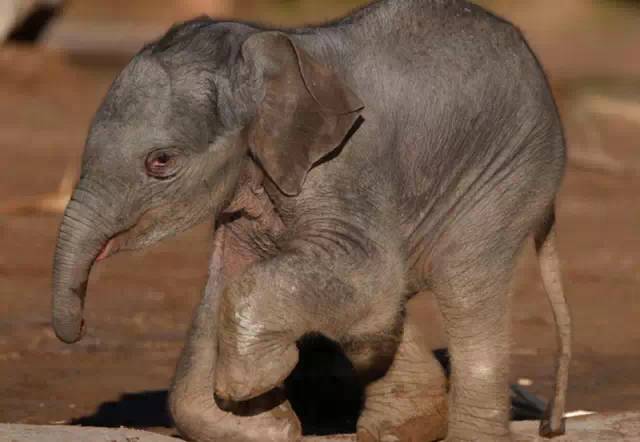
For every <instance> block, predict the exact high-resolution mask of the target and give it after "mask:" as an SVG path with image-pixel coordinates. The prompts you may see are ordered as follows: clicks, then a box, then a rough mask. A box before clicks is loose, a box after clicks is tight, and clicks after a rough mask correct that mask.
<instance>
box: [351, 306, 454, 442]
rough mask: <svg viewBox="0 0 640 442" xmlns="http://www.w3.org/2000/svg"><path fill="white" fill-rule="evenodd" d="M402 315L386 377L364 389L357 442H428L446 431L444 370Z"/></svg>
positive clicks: (412, 322) (413, 323)
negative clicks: (396, 342) (393, 355)
mask: <svg viewBox="0 0 640 442" xmlns="http://www.w3.org/2000/svg"><path fill="white" fill-rule="evenodd" d="M425 343H426V340H425V339H424V337H423V336H422V335H421V333H420V331H419V327H418V325H417V321H416V320H415V318H412V317H411V315H409V316H407V318H406V319H405V323H404V331H403V333H402V338H401V340H400V343H399V346H398V348H397V352H396V354H395V357H394V358H393V362H392V363H391V366H390V367H389V369H388V371H387V373H386V374H385V375H384V376H383V377H381V378H379V379H377V380H376V381H374V382H372V383H370V384H369V385H368V386H367V388H366V400H365V405H364V409H363V412H362V414H361V416H360V419H359V420H358V441H359V442H373V441H387V440H389V441H398V440H400V441H433V440H439V439H442V438H443V437H444V436H445V435H446V432H447V380H446V377H445V373H444V369H443V368H442V366H441V365H440V363H439V362H438V360H437V359H436V358H435V356H434V355H433V353H432V352H431V349H430V348H429V346H428V345H425Z"/></svg>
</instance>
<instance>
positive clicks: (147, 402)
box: [71, 336, 545, 435]
mask: <svg viewBox="0 0 640 442" xmlns="http://www.w3.org/2000/svg"><path fill="white" fill-rule="evenodd" d="M299 350H300V362H299V363H298V365H297V366H296V368H295V369H294V371H293V372H292V373H291V375H290V376H289V378H288V379H287V380H286V381H285V388H286V395H287V398H288V399H289V401H290V402H291V405H292V406H293V409H294V410H295V412H296V414H297V415H298V417H299V418H300V422H301V423H302V427H303V432H304V434H305V435H330V434H345V433H354V432H355V431H356V423H357V421H358V416H359V415H360V412H361V410H362V406H363V403H364V387H363V385H362V384H361V383H360V382H359V381H358V379H357V377H356V375H355V372H354V370H353V366H352V365H351V362H350V361H349V359H348V358H347V357H346V356H345V355H344V353H343V352H342V351H341V349H340V347H339V346H338V345H337V344H336V343H334V342H332V341H330V340H329V339H326V338H324V337H322V336H313V337H309V338H306V339H305V340H304V341H303V342H301V343H300V344H299ZM434 356H435V357H436V358H437V359H438V361H439V362H440V363H441V364H442V367H443V370H444V372H445V373H446V375H447V376H449V373H450V364H449V355H448V352H447V350H446V349H438V350H435V351H434ZM167 398H168V392H167V390H155V391H143V392H139V393H126V394H123V395H122V396H120V398H119V399H118V400H117V401H109V402H105V403H103V404H102V405H100V406H99V407H98V410H97V411H96V412H95V413H93V414H91V415H88V416H84V417H81V418H78V419H74V420H73V421H72V422H71V424H72V425H82V426H95V427H120V426H125V427H128V428H151V427H164V428H171V427H172V426H173V425H172V422H171V418H170V416H169V413H168V411H167ZM544 406H545V403H544V401H542V400H541V399H539V398H538V397H536V396H534V395H533V394H531V393H530V392H528V391H527V390H525V389H523V388H522V387H520V386H518V385H513V386H512V387H511V418H512V419H513V420H528V419H531V420H537V419H540V417H541V415H542V412H543V410H544Z"/></svg>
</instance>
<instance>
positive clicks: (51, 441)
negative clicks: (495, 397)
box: [0, 411, 640, 442]
mask: <svg viewBox="0 0 640 442" xmlns="http://www.w3.org/2000/svg"><path fill="white" fill-rule="evenodd" d="M566 425H567V434H565V435H564V436H559V437H555V438H553V439H552V440H553V442H579V441H598V442H618V441H632V440H633V441H636V440H640V412H637V411H629V412H620V413H597V414H593V415H590V416H581V417H574V418H569V419H567V424H566ZM511 428H512V432H513V436H514V441H515V442H544V441H549V440H550V439H544V438H542V437H540V436H538V422H537V421H522V422H514V423H513V424H512V426H511ZM177 440H179V439H176V438H173V437H167V436H162V435H159V434H155V433H150V432H147V431H139V430H130V429H126V428H96V427H78V426H68V425H22V424H0V441H1V442H88V441H91V442H132V441H136V442H176V441H177ZM221 442H222V441H221ZM304 442H356V437H355V435H352V434H345V435H335V436H310V437H306V438H304Z"/></svg>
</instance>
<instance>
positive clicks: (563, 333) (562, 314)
mask: <svg viewBox="0 0 640 442" xmlns="http://www.w3.org/2000/svg"><path fill="white" fill-rule="evenodd" d="M534 239H535V246H536V253H537V255H538V264H539V266H540V273H541V275H542V281H543V285H544V288H545V291H546V292H547V298H548V300H549V304H550V305H551V310H552V311H553V317H554V322H555V327H556V336H557V340H558V356H557V363H556V364H557V365H556V380H555V391H554V395H553V398H552V400H551V401H549V404H548V406H547V409H546V411H545V414H544V417H543V419H542V421H541V422H540V435H541V436H543V437H551V436H556V435H560V434H564V413H565V405H566V396H567V385H568V381H569V363H570V362H571V315H570V313H569V306H568V304H567V299H566V298H565V295H564V290H563V288H562V281H561V277H560V263H559V261H558V254H557V251H556V243H555V207H554V206H553V205H552V206H551V210H550V211H549V213H548V214H547V217H546V218H545V220H544V222H543V223H542V224H541V225H540V227H539V228H538V231H537V232H536V234H535V238H534Z"/></svg>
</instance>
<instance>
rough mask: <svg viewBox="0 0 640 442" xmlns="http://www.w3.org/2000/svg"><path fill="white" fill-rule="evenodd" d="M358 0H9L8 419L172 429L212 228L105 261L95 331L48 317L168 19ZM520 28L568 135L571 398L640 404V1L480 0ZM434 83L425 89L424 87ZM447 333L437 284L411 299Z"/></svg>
mask: <svg viewBox="0 0 640 442" xmlns="http://www.w3.org/2000/svg"><path fill="white" fill-rule="evenodd" d="M364 3H366V2H365V1H361V0H182V1H170V0H109V1H106V0H47V1H44V0H40V1H38V0H0V422H22V423H83V424H92V425H107V426H120V425H127V426H135V427H142V428H148V429H152V430H156V431H160V432H163V433H171V432H172V429H171V428H170V423H169V420H168V417H167V415H166V412H165V409H164V400H165V397H166V388H167V386H168V385H169V382H170V378H171V376H172V373H173V369H174V365H175V361H176V358H177V355H178V352H179V351H180V348H181V346H182V342H183V339H184V334H185V331H186V327H187V326H188V324H189V321H190V316H191V311H192V309H193V307H194V305H195V303H196V302H197V300H198V297H199V294H200V289H201V287H202V285H203V283H204V278H205V273H206V262H207V250H208V236H207V234H208V232H207V228H206V226H201V227H198V228H195V229H193V230H191V231H189V232H187V233H185V234H182V235H180V236H178V237H177V238H175V239H172V240H169V241H165V242H163V243H162V244H160V245H158V246H155V247H152V248H150V249H148V250H146V251H143V252H136V253H131V254H122V255H117V256H116V257H114V258H112V259H110V260H107V261H106V262H104V263H101V264H100V265H98V266H96V268H95V269H94V272H93V274H92V278H91V283H90V284H91V285H92V287H91V288H90V291H91V296H89V298H88V302H87V308H86V317H87V320H88V323H89V325H90V330H89V333H88V336H87V337H86V338H85V339H84V340H83V341H81V342H80V343H78V344H75V345H74V346H65V345H64V344H61V343H60V342H58V341H57V340H56V339H55V337H54V335H53V332H52V331H51V329H50V326H49V316H50V299H49V298H50V292H49V285H50V267H51V258H52V254H53V247H54V241H55V236H56V233H57V227H58V223H59V220H60V217H61V212H62V210H63V208H64V205H65V203H66V200H67V198H68V196H69V190H70V187H71V186H72V184H73V182H74V180H75V177H76V175H77V173H78V166H79V160H80V154H81V152H82V147H83V142H84V137H85V135H86V131H87V127H88V124H89V122H90V119H91V118H92V115H93V112H94V111H95V109H96V107H97V105H98V103H99V101H100V99H101V97H102V96H103V95H104V93H105V91H106V89H107V87H108V86H109V84H110V82H111V81H112V79H113V77H114V76H115V75H116V73H117V72H118V70H119V69H121V68H122V66H123V65H124V64H125V63H126V62H127V60H128V59H129V58H130V57H131V56H132V55H133V54H134V53H135V52H136V51H137V50H138V49H139V48H140V47H141V46H142V45H143V44H144V43H145V42H148V41H150V40H152V39H154V38H155V37H158V36H160V35H161V34H162V33H163V32H164V31H165V30H166V29H167V28H168V27H169V26H170V25H171V24H172V23H174V22H176V21H180V20H185V19H188V18H190V17H193V16H196V15H200V14H208V15H212V16H215V17H225V18H240V19H243V20H250V21H258V22H263V23H269V24H274V25H287V26H291V25H301V24H308V23H318V22H322V21H324V20H327V19H331V18H334V17H337V16H340V15H341V14H344V13H346V12H347V11H349V10H351V9H353V8H354V7H357V6H359V5H361V4H364ZM478 3H481V4H482V5H483V6H485V7H487V8H488V9H490V10H492V11H494V12H495V13H496V14H498V15H501V16H503V17H506V18H507V19H509V20H511V21H512V22H514V23H515V24H516V25H517V26H518V27H520V28H521V29H522V31H523V32H524V34H525V35H526V36H527V38H528V39H529V41H530V44H531V46H532V47H533V49H534V51H535V52H536V53H537V54H538V56H539V58H540V60H541V62H542V64H543V65H544V67H545V69H546V70H547V72H548V75H549V78H550V81H551V84H552V87H553V90H554V93H555V95H556V98H557V101H558V104H559V106H560V109H561V113H562V116H563V121H564V124H565V128H566V133H567V137H568V141H569V149H570V162H569V168H568V174H567V177H566V180H565V182H564V185H563V189H562V191H561V194H560V198H559V203H558V206H559V211H558V212H559V213H558V218H559V221H558V232H559V249H560V254H561V259H562V265H563V269H564V282H565V285H566V290H567V294H568V297H569V300H570V303H571V306H572V311H573V317H574V329H575V339H574V342H575V343H574V362H573V366H572V373H571V383H570V395H569V409H570V410H576V409H582V410H595V411H617V410H630V409H636V410H638V409H640V2H638V1H632V0H627V1H623V0H618V1H615V0H610V1H605V0H561V1H558V0H535V1H525V0H482V1H478ZM428 99H429V98H428V97H425V100H428ZM531 249H532V248H531V247H528V248H527V250H526V251H525V252H524V253H523V257H522V259H521V262H520V268H519V272H518V277H517V279H516V282H515V288H514V301H513V304H514V313H513V321H514V326H513V329H514V338H513V349H512V353H513V363H512V365H513V367H512V382H513V383H519V384H521V385H524V386H526V387H527V388H528V389H530V390H531V391H533V392H534V393H536V394H537V395H539V396H540V397H543V398H548V397H549V396H550V392H551V390H550V388H551V382H552V379H553V360H554V359H553V355H554V349H555V341H554V334H553V325H552V319H551V316H550V315H551V314H550V311H549V309H548V306H547V304H546V301H545V298H544V292H543V289H542V284H541V281H540V276H539V272H538V269H537V266H536V264H535V260H534V259H533V254H532V251H531ZM411 314H413V315H416V316H417V317H418V318H419V319H420V320H421V323H423V324H424V327H425V329H426V331H427V332H428V335H429V337H430V338H429V339H430V340H432V342H431V343H432V345H433V346H434V347H438V346H442V345H445V344H446V342H445V339H444V336H443V333H442V330H441V328H440V326H439V322H438V321H439V319H438V313H437V310H436V309H435V307H434V304H433V300H432V299H430V298H429V297H428V296H426V297H424V298H421V299H416V300H415V301H413V302H412V306H411Z"/></svg>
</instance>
